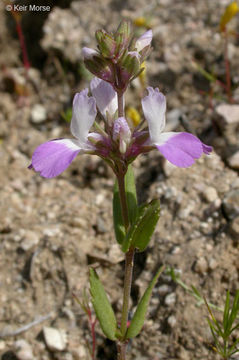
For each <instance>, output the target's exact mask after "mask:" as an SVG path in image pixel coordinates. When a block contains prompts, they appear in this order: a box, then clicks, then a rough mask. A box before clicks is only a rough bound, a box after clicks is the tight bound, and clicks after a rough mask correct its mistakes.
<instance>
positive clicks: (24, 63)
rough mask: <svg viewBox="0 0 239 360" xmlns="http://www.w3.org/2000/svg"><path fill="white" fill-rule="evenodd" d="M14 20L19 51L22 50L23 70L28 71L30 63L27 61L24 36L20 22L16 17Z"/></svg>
mask: <svg viewBox="0 0 239 360" xmlns="http://www.w3.org/2000/svg"><path fill="white" fill-rule="evenodd" d="M13 16H14V14H13ZM14 18H15V21H16V29H17V34H18V38H19V41H20V47H21V50H22V59H23V65H24V68H25V69H26V70H29V69H30V66H31V65H30V62H29V60H28V55H27V48H26V42H25V38H24V35H23V32H22V26H21V22H20V20H19V19H18V17H17V16H14Z"/></svg>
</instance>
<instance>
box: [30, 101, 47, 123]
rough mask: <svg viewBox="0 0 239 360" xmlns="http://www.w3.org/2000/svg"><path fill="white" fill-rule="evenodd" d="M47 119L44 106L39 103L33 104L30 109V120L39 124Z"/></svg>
mask: <svg viewBox="0 0 239 360" xmlns="http://www.w3.org/2000/svg"><path fill="white" fill-rule="evenodd" d="M46 119H47V112H46V108H45V107H44V106H43V105H41V104H35V105H34V106H33V108H32V111H31V122H32V123H33V124H41V123H43V122H45V121H46Z"/></svg>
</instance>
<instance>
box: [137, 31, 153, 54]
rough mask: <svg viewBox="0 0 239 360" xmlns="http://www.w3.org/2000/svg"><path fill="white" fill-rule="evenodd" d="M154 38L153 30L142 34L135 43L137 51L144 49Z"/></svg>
mask: <svg viewBox="0 0 239 360" xmlns="http://www.w3.org/2000/svg"><path fill="white" fill-rule="evenodd" d="M152 38H153V32H152V30H148V31H146V32H145V33H144V34H143V35H141V36H140V37H139V38H138V40H137V41H136V43H135V47H136V50H137V51H141V50H143V48H145V47H146V46H149V45H150V44H151V41H152Z"/></svg>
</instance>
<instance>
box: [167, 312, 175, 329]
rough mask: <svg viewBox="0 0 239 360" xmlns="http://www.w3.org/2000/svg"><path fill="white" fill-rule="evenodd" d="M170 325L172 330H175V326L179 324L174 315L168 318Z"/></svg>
mask: <svg viewBox="0 0 239 360" xmlns="http://www.w3.org/2000/svg"><path fill="white" fill-rule="evenodd" d="M167 321H168V324H169V326H170V327H171V328H174V327H175V325H176V323H177V319H176V317H175V316H174V315H170V316H169V317H168V320H167Z"/></svg>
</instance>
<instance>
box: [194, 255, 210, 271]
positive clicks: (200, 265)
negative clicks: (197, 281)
mask: <svg viewBox="0 0 239 360" xmlns="http://www.w3.org/2000/svg"><path fill="white" fill-rule="evenodd" d="M194 270H195V271H196V272H197V273H199V274H204V273H205V272H207V270H208V263H207V260H206V259H205V258H204V257H200V258H199V259H198V260H197V261H196V263H195V267H194Z"/></svg>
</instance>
